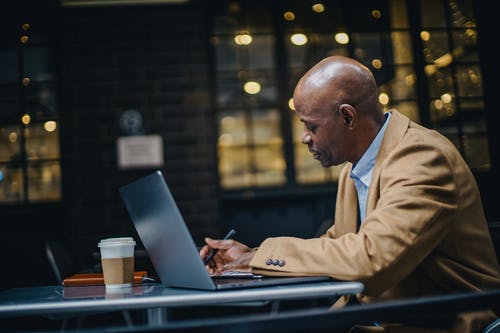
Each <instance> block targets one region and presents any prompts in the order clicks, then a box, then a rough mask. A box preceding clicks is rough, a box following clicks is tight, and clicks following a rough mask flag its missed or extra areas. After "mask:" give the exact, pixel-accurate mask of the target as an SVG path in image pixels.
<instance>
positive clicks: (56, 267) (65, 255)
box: [45, 240, 134, 332]
mask: <svg viewBox="0 0 500 333" xmlns="http://www.w3.org/2000/svg"><path fill="white" fill-rule="evenodd" d="M45 255H46V256H47V260H48V262H49V265H50V267H51V269H52V272H53V273H54V277H55V279H56V282H57V284H59V285H60V284H62V282H63V280H64V279H65V278H66V277H68V276H71V275H73V274H75V273H78V272H84V270H83V269H79V268H78V267H77V265H76V262H75V260H73V259H72V258H71V256H70V254H69V252H68V250H67V249H66V248H65V247H64V245H63V244H62V243H61V242H58V241H54V240H48V241H46V242H45ZM121 313H122V317H123V319H124V321H125V323H126V325H127V327H129V328H130V327H133V326H134V325H133V322H132V317H131V316H130V313H129V312H128V311H127V310H122V311H121ZM54 319H57V318H54ZM59 319H62V321H63V322H62V326H61V332H63V331H65V330H66V327H67V325H68V323H69V319H70V318H59ZM84 320H85V317H78V318H77V329H79V328H80V327H81V326H82V325H83V321H84Z"/></svg>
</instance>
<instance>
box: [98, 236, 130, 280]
mask: <svg viewBox="0 0 500 333" xmlns="http://www.w3.org/2000/svg"><path fill="white" fill-rule="evenodd" d="M97 246H98V247H99V248H100V251H101V264H102V273H103V275H104V284H105V285H106V288H123V287H131V286H132V282H133V281H134V247H135V241H134V239H133V238H132V237H116V238H106V239H103V240H101V241H100V242H99V244H98V245H97Z"/></svg>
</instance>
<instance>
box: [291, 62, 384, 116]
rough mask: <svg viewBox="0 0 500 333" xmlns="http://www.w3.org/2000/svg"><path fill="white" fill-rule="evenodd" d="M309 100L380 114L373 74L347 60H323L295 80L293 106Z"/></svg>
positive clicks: (361, 65) (357, 63) (356, 63)
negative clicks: (353, 107)
mask: <svg viewBox="0 0 500 333" xmlns="http://www.w3.org/2000/svg"><path fill="white" fill-rule="evenodd" d="M311 96H314V97H315V100H318V102H321V103H325V102H330V103H348V104H351V105H353V106H355V107H357V108H358V109H359V110H358V111H364V109H368V110H370V109H371V110H373V109H375V110H373V111H380V110H379V108H378V100H377V99H378V87H377V84H376V82H375V78H374V77H373V74H372V73H371V72H370V70H369V69H368V68H367V67H366V66H364V65H363V64H361V63H359V62H358V61H356V60H354V59H351V58H347V57H342V56H332V57H328V58H325V59H323V60H321V61H320V62H319V63H317V64H316V65H315V66H314V67H312V68H311V69H310V70H309V71H308V72H307V73H306V74H305V75H304V76H303V77H302V78H301V79H300V80H299V83H298V84H297V87H296V89H295V93H294V103H296V104H297V103H298V104H300V103H301V97H305V98H307V99H308V100H310V97H311ZM367 106H369V107H368V108H366V107H367Z"/></svg>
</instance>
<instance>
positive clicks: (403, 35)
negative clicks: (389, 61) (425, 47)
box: [391, 31, 413, 64]
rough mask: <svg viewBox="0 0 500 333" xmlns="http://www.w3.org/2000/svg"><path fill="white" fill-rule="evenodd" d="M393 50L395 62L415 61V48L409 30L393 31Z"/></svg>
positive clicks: (409, 62)
mask: <svg viewBox="0 0 500 333" xmlns="http://www.w3.org/2000/svg"><path fill="white" fill-rule="evenodd" d="M391 39H392V52H393V57H394V63H395V64H411V63H413V48H412V46H411V40H410V34H409V33H408V32H402V31H393V32H392V33H391Z"/></svg>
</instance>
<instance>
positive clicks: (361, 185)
mask: <svg viewBox="0 0 500 333" xmlns="http://www.w3.org/2000/svg"><path fill="white" fill-rule="evenodd" d="M384 115H385V121H384V125H383V126H382V128H381V129H380V131H379V132H378V134H377V136H376V137H375V139H374V140H373V141H372V143H371V144H370V146H369V147H368V149H367V150H366V151H365V153H364V154H363V156H361V158H360V159H359V161H358V163H357V164H356V165H355V166H354V168H353V169H352V170H351V175H350V176H351V178H352V179H353V180H354V186H355V187H356V192H357V193H358V204H359V214H360V216H359V220H360V221H361V222H363V220H364V219H365V216H366V199H367V198H368V189H369V188H370V182H371V179H372V173H373V168H374V167H375V158H377V154H378V151H379V149H380V144H381V143H382V138H383V137H384V133H385V129H386V128H387V124H388V123H389V119H390V118H391V113H390V112H386V113H385V114H384Z"/></svg>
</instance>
